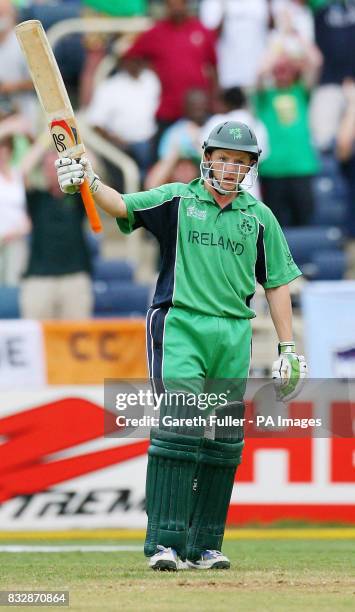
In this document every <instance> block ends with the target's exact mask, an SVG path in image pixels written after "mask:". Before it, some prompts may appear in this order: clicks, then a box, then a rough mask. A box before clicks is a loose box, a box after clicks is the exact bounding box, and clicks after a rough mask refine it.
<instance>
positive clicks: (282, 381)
mask: <svg viewBox="0 0 355 612" xmlns="http://www.w3.org/2000/svg"><path fill="white" fill-rule="evenodd" d="M279 355H280V357H279V359H277V360H276V361H274V363H273V364H272V378H273V379H274V384H275V388H276V398H277V400H278V401H282V402H288V401H289V400H291V399H293V398H295V397H296V396H297V395H298V394H299V393H300V391H301V389H302V387H303V385H304V383H305V378H306V376H307V371H308V368H307V363H306V360H305V358H304V356H303V355H297V353H296V347H295V343H294V342H280V343H279Z"/></svg>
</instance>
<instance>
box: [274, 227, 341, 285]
mask: <svg viewBox="0 0 355 612" xmlns="http://www.w3.org/2000/svg"><path fill="white" fill-rule="evenodd" d="M285 236H286V240H287V242H288V244H289V247H290V250H291V253H292V255H293V257H294V259H295V261H296V263H297V264H298V265H299V267H300V268H301V270H302V272H303V273H304V275H305V276H306V278H308V279H310V280H340V279H342V278H343V276H344V272H345V267H346V258H345V254H344V252H343V233H342V231H341V230H340V229H339V228H338V227H332V226H330V227H321V226H320V227H313V226H310V227H308V226H307V227H294V228H288V229H285Z"/></svg>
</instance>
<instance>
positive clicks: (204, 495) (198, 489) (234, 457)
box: [187, 438, 244, 560]
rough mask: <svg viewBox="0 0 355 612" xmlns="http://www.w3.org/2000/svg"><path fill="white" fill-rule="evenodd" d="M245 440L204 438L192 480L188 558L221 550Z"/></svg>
mask: <svg viewBox="0 0 355 612" xmlns="http://www.w3.org/2000/svg"><path fill="white" fill-rule="evenodd" d="M243 446H244V441H243V440H241V441H239V442H217V441H216V440H208V439H206V438H204V439H203V440H202V441H201V446H200V450H199V456H198V465H197V469H196V474H195V477H194V480H193V507H192V514H191V520H190V529H189V535H188V543H187V557H188V559H191V560H195V559H198V558H199V557H200V555H201V553H202V551H203V550H221V548H222V541H223V536H224V528H225V523H226V518H227V511H228V506H229V502H230V497H231V494H232V489H233V483H234V475H235V471H236V468H237V466H238V465H239V464H240V462H241V457H242V451H243Z"/></svg>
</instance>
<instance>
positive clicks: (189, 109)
mask: <svg viewBox="0 0 355 612" xmlns="http://www.w3.org/2000/svg"><path fill="white" fill-rule="evenodd" d="M27 19H39V20H40V21H41V22H42V24H43V26H44V28H45V29H46V31H47V34H48V37H49V40H50V42H51V44H52V46H53V49H54V52H55V55H56V58H57V61H58V64H59V67H60V70H61V72H62V75H63V78H64V82H65V84H66V87H67V89H68V92H69V96H70V98H71V101H72V104H73V107H74V110H75V112H76V114H77V116H78V118H79V125H80V129H81V133H82V137H83V140H84V142H85V144H86V146H87V149H88V154H89V156H90V158H91V160H92V162H93V164H94V167H95V169H96V172H97V173H98V174H99V175H100V177H101V178H102V179H103V180H105V181H106V182H108V183H109V184H110V185H112V186H114V187H115V188H116V189H118V190H120V191H122V192H134V191H139V190H141V189H149V188H152V187H156V186H158V185H161V184H163V183H167V182H178V181H182V182H188V181H190V180H192V179H193V178H195V177H196V176H198V175H199V162H200V158H201V152H202V150H201V145H202V143H203V140H204V138H205V137H206V135H207V134H208V132H209V131H210V130H211V129H212V127H213V126H214V125H215V124H217V123H219V122H221V121H223V120H227V119H235V120H239V121H243V122H246V123H248V124H249V125H251V126H252V127H253V128H254V130H255V132H256V134H257V137H258V140H259V143H260V146H261V148H262V150H263V152H262V157H261V163H260V167H259V180H258V184H257V185H256V187H255V191H254V192H253V193H254V195H255V196H256V197H258V198H260V199H262V200H263V201H264V202H265V203H266V204H267V205H268V206H269V207H270V208H271V209H272V210H273V212H274V213H275V215H276V217H277V218H278V220H279V222H280V224H281V225H282V227H283V229H284V232H285V234H286V237H287V240H288V242H289V245H290V248H291V251H292V253H293V256H294V259H295V261H296V263H297V264H298V265H299V266H300V268H301V269H302V271H303V273H304V275H303V277H302V278H301V279H297V281H296V282H294V283H293V284H292V286H291V290H292V300H293V305H294V313H295V322H294V335H295V340H296V342H297V347H298V352H300V353H301V352H305V354H306V356H307V359H308V361H309V364H310V373H311V376H312V377H314V378H332V377H337V378H352V377H354V375H355V322H354V316H353V312H354V303H355V0H199V1H198V0H195V1H193V0H191V1H189V0H154V1H153V0H152V1H149V0H81V1H79V0H68V1H66V0H62V1H51V2H45V1H39V0H38V1H35V0H33V1H32V2H31V1H26V0H23V1H21V0H18V1H16V2H11V1H10V0H0V343H1V344H0V388H1V389H2V394H1V397H2V401H1V405H0V417H2V418H0V437H1V436H2V437H3V440H5V443H4V444H3V445H2V447H0V451H1V450H2V452H3V453H4V456H5V458H6V461H7V464H6V465H7V466H8V467H7V472H5V476H4V477H3V482H1V478H2V476H1V477H0V502H4V503H3V504H2V505H1V506H0V528H1V524H2V525H3V527H4V528H9V529H15V528H26V527H28V528H43V527H44V526H46V525H47V526H49V527H51V526H55V527H59V528H60V527H62V526H67V527H68V526H69V527H71V526H78V525H79V526H80V525H81V526H82V525H83V523H84V524H86V525H87V526H95V525H96V526H102V524H103V523H104V524H105V525H119V526H132V525H139V526H141V525H142V524H144V513H143V501H142V500H143V497H144V461H145V451H146V442H145V441H138V442H135V443H133V444H131V443H130V444H127V446H129V447H131V451H130V453H129V452H126V454H124V453H122V445H124V446H125V445H126V443H127V441H126V443H124V441H123V440H117V441H116V443H117V448H116V447H112V444H113V441H109V440H102V439H101V436H102V419H103V417H102V406H103V391H102V384H103V380H104V379H105V378H144V377H145V376H146V365H145V336H144V317H145V313H146V311H147V308H148V307H149V304H150V300H151V297H152V293H153V290H154V284H155V280H156V277H157V273H158V270H159V252H158V249H157V244H156V242H155V239H154V238H153V237H152V236H150V235H148V234H147V233H146V232H145V231H144V230H141V229H140V230H138V231H137V232H135V233H134V234H133V235H132V236H130V237H128V238H127V237H126V236H123V235H122V234H120V233H119V231H118V228H117V227H116V224H115V222H114V221H113V220H112V219H111V218H108V217H105V215H104V213H100V215H101V218H102V221H103V225H104V232H103V233H102V235H100V236H99V237H97V236H96V235H93V234H92V233H91V232H90V230H89V228H88V225H87V222H86V217H85V214H84V212H83V207H82V205H81V201H80V198H79V199H77V198H76V197H72V196H65V195H64V194H62V193H61V192H60V191H59V189H58V186H57V182H56V176H55V173H54V167H53V162H54V159H55V153H54V152H53V151H52V148H51V144H50V142H49V137H48V129H47V126H46V125H45V123H44V117H43V114H42V111H41V109H40V108H39V105H38V103H37V99H36V96H35V93H34V91H33V87H32V82H31V80H30V77H29V74H28V72H27V68H26V65H25V60H24V58H23V56H22V54H21V50H20V48H19V46H18V43H17V40H16V37H15V34H14V25H15V24H16V23H17V22H20V21H23V20H27ZM202 280H203V279H202ZM253 305H254V308H255V310H256V313H257V317H256V319H255V320H254V321H253V325H254V342H253V365H252V370H251V374H252V376H255V377H257V376H268V375H269V374H270V365H271V363H272V361H273V360H274V359H275V358H276V347H277V339H276V336H275V333H274V331H273V327H272V324H271V321H270V317H269V315H268V311H267V304H266V301H265V298H264V294H263V290H262V288H258V289H257V292H256V295H255V297H254V300H253ZM24 415H26V419H27V420H26V422H27V423H28V427H29V429H28V430H27V433H24V431H23V428H22V423H23V419H24V418H25V416H24ZM59 415H60V418H58V416H59ZM84 415H86V416H84ZM83 421H85V423H86V426H85V428H83ZM68 423H69V424H70V427H69V428H68ZM32 427H33V428H34V429H33V432H34V433H35V432H37V433H38V436H39V437H38V440H39V439H40V443H37V442H36V444H34V443H33V442H31V436H30V433H29V432H32V429H31V428H32ZM69 429H70V433H69ZM33 435H34V434H33ZM21 436H22V437H21ZM26 436H27V437H26ZM35 439H36V440H37V437H36V438H35ZM254 442H255V441H254ZM254 442H253V444H254ZM291 442H292V443H291V444H290V445H288V444H287V443H286V442H285V444H284V445H282V444H281V445H280V444H279V447H278V448H277V449H276V451H277V452H278V453H281V455H280V457H279V459H278V463H277V465H278V467H277V466H276V463H275V462H274V456H275V448H274V445H273V444H272V443H270V444H269V447H268V442H267V440H266V439H264V440H263V441H259V442H258V443H255V444H254V446H253V445H251V446H250V451H249V452H250V453H251V455H250V458H249V467H246V468H245V470H244V472H243V473H242V470H241V481H242V483H243V481H244V485H243V484H241V485H240V486H241V489H240V491H241V493H240V497H239V499H240V500H241V506H242V509H241V510H238V507H237V505H235V506H233V503H232V511H231V517H232V519H231V520H232V522H233V523H238V522H241V521H242V522H247V521H248V520H260V521H270V520H278V519H283V518H290V517H291V518H294V519H302V520H303V519H312V518H313V519H316V520H326V519H327V520H347V521H351V520H352V521H353V520H354V514H351V512H353V505H351V500H353V492H354V488H353V483H354V479H355V474H354V466H353V463H352V460H351V456H352V452H353V446H351V444H352V441H351V440H346V444H347V445H348V446H346V448H347V449H348V450H347V453H348V454H347V455H346V459H344V455H343V454H341V453H344V451H341V453H340V450H339V449H338V451H337V450H336V448H335V446H333V445H332V441H331V440H325V441H322V440H320V439H318V440H314V441H313V442H314V445H313V446H311V447H309V448H308V446H307V444H308V442H307V443H306V441H303V440H301V441H300V440H293V441H291ZM294 442H298V443H299V444H300V446H299V448H296V447H295V446H294ZM78 444H87V447H85V453H84V455H82V457H84V461H83V462H81V463H80V462H79V461H75V460H74V459H75V457H76V456H77V454H78V453H80V451H78V450H77V449H74V447H75V446H76V445H78ZM322 445H323V446H322ZM306 447H307V448H306ZM17 448H19V449H21V452H20V455H19V454H18V451H17V450H16V449H17ZM337 448H338V447H337ZM272 449H273V450H272ZM317 449H318V450H317ZM260 450H261V451H263V452H264V451H265V452H266V453H267V457H268V458H267V465H270V469H265V464H264V463H263V465H264V468H262V466H261V464H260V465H259V464H258V465H259V468H260V469H259V468H258V465H256V466H254V460H253V457H252V453H257V452H259V451H260ZM268 451H269V452H268ZM247 452H248V451H247ZM337 452H338V454H337ZM53 453H54V455H53ZM58 453H59V454H58ZM339 453H340V454H339ZM47 455H48V457H49V456H50V457H51V460H50V461H51V466H52V469H50V468H48V470H47V472H46V474H47V475H46V476H45V475H44V471H43V469H42V468H43V462H45V463H46V462H47V460H46V459H44V458H45V457H47ZM93 455H95V457H96V463H95V462H93V463H92V462H91V459H92V457H91V456H93ZM85 457H86V459H85ZM262 457H264V455H262ZM276 459H277V456H276ZM64 461H66V462H67V464H66V465H68V462H69V463H70V466H71V467H70V469H69V471H68V472H65V474H64V472H63V471H62V467H63V465H62V463H61V462H64ZM324 461H326V462H328V467H329V469H328V472H329V473H328V476H327V478H328V480H327V483H326V484H325V483H324V482H321V481H322V477H321V476H320V472H319V470H318V471H317V469H316V468H315V465H319V466H321V465H322V462H324ZM342 461H343V462H344V461H345V463H346V466H347V467H346V469H345V471H344V472H343V473H342V474H341V475H340V471H339V469H338V468H337V467H336V466H339V465H340V463H339V462H342ZM120 462H125V463H124V465H123V466H122V465H120V466H119V467H117V464H118V463H120ZM245 462H246V465H248V459H247V457H246V459H245ZM268 462H269V463H268ZM280 462H281V463H280ZM317 462H318V463H317ZM5 463H6V462H5ZM79 464H80V465H79ZM280 465H281V468H280ZM112 466H114V467H112ZM250 466H252V467H250ZM253 466H254V467H253ZM296 466H298V467H296ZM334 466H335V467H334ZM47 467H48V466H47ZM254 468H255V469H254ZM274 468H275V471H274V481H273V485H272V487H273V488H270V487H271V484H270V482H271V481H270V473H271V472H272V470H273V469H274ZM242 469H243V467H242ZM49 472H50V474H49ZM266 473H267V474H269V476H267V477H266ZM63 474H64V475H63ZM88 474H89V475H88ZM317 474H318V476H317ZM318 477H319V478H320V480H319V481H317V478H318ZM100 478H102V479H103V480H100ZM113 479H114V480H115V481H116V485H117V486H115V487H114V489H113V490H112V491H111V493H110V495H111V497H108V496H109V494H108V493H103V492H102V493H101V494H100V495H102V497H100V495H99V494H97V495H96V501H95V503H94V501H93V497H95V495H94V494H93V493H90V491H92V490H94V489H95V490H96V488H97V487H98V489H100V487H101V489H102V487H103V486H104V488H105V487H106V489H105V490H106V491H107V486H108V485H107V483H112V482H113ZM339 482H341V483H342V493H341V495H338V494H337V493H336V492H337V490H338V489H337V486H338V484H337V483H339ZM63 483H64V484H63ZM102 483H104V485H103V484H102ZM243 486H244V489H243ZM277 487H278V488H277ZM295 487H296V489H295ZM297 487H298V488H297ZM275 488H276V489H275ZM101 489H100V490H101ZM275 490H277V491H278V493H277V494H276V496H275ZM310 490H311V491H313V493H312V494H311V495H310V493H309V492H310ZM73 491H75V495H77V493H78V491H80V492H81V493H80V495H82V496H83V495H84V493H85V495H89V496H90V495H91V501H90V503H91V502H92V503H93V504H94V505H95V504H96V509H95V510H93V511H92V512H91V514H92V516H91V517H90V516H89V517H87V516H84V518H83V516H82V515H85V512H81V511H80V504H79V501H78V504H77V506H75V503H74V501H73V502H72V511H71V510H70V509H69V506H66V504H69V497H68V495H69V493H70V492H73ZM102 491H103V489H102ZM113 491H115V492H116V493H114V492H113ZM117 491H118V492H119V491H121V493H122V491H126V494H125V493H122V495H121V497H120V494H118V493H117ZM295 491H296V493H295ZM83 492H84V493H83ZM116 494H117V495H118V497H117V499H116V497H114V495H116ZM73 495H74V493H73ZM75 495H74V497H75ZM78 495H79V493H78ZM85 495H84V497H85ZM125 495H126V497H125ZM309 495H310V496H309ZM105 496H106V497H105ZM112 496H113V497H112ZM79 497H80V496H79ZM104 497H105V499H104ZM99 498H100V499H99ZM80 499H83V498H80ZM114 499H115V500H116V502H115V503H116V506H115V508H116V510H117V512H116V510H112V508H113V507H114ZM23 500H27V501H26V503H27V506H23V509H22V511H21V512H20V510H19V507H20V506H21V504H24V501H23ZM78 500H79V498H78ZM98 500H99V501H98ZM306 500H308V502H307V503H308V507H305V506H307V503H306ZM82 503H84V502H82ZM19 504H20V506H19ZM31 504H32V505H31ZM60 504H62V506H60ZM63 504H64V506H63ZM73 504H74V505H73ZM74 506H75V507H76V508H77V510H75V508H74ZM272 506H274V510H272V509H271V510H270V508H271V507H272ZM60 507H61V508H62V509H63V508H64V507H65V508H67V512H66V511H62V512H61V511H60ZM266 507H267V508H269V510H267V509H266V510H265V508H266ZM78 508H79V509H78ZM110 508H111V510H110ZM233 508H234V509H233ZM243 508H244V509H243ZM253 508H254V509H253ZM327 508H328V510H327ZM238 512H239V514H238ZM88 514H89V512H88ZM351 516H352V519H351Z"/></svg>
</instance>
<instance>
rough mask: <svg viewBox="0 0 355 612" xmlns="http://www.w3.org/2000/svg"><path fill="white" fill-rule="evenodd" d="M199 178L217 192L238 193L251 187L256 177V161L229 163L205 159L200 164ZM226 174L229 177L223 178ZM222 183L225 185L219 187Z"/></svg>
mask: <svg viewBox="0 0 355 612" xmlns="http://www.w3.org/2000/svg"><path fill="white" fill-rule="evenodd" d="M200 170H201V178H202V179H204V180H205V181H206V183H208V184H209V185H211V187H213V188H214V189H215V190H216V191H218V192H219V193H221V194H223V195H225V194H228V193H238V192H239V191H241V190H242V189H243V190H244V191H247V190H249V189H251V188H252V187H253V186H254V185H255V183H256V180H257V178H258V162H257V161H255V164H253V165H245V164H231V163H230V162H222V161H211V160H206V158H205V156H203V159H202V161H201V164H200ZM225 176H228V177H230V178H225ZM222 183H223V184H224V185H225V187H224V188H222V187H221V185H222Z"/></svg>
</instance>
